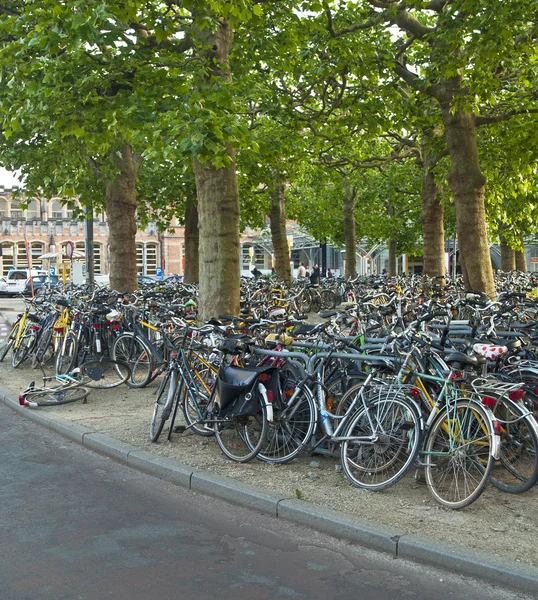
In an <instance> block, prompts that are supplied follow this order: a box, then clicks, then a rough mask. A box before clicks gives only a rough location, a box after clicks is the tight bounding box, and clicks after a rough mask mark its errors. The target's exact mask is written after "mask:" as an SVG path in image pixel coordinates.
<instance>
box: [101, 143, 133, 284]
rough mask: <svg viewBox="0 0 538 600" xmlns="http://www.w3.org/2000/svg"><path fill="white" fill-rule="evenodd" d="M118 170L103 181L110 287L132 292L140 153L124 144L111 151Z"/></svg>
mask: <svg viewBox="0 0 538 600" xmlns="http://www.w3.org/2000/svg"><path fill="white" fill-rule="evenodd" d="M113 160H114V164H115V165H116V167H117V168H118V169H119V173H118V174H117V175H116V176H115V177H114V179H112V180H109V181H107V182H106V214H107V220H108V231H109V246H110V287H111V289H113V290H116V291H118V292H132V291H134V290H136V288H137V287H138V281H137V267H136V231H137V224H136V178H137V175H138V170H139V168H140V164H141V158H140V156H139V155H138V154H137V153H136V152H134V151H133V148H132V147H131V145H130V144H128V143H124V144H122V146H121V147H120V148H119V150H118V151H117V152H115V153H114V154H113Z"/></svg>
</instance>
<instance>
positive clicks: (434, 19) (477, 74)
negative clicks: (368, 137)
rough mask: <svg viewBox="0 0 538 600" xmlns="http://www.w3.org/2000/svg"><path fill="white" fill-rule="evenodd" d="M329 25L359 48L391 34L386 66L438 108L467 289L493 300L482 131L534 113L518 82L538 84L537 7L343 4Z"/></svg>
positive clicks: (511, 2)
mask: <svg viewBox="0 0 538 600" xmlns="http://www.w3.org/2000/svg"><path fill="white" fill-rule="evenodd" d="M325 18H326V22H327V30H328V32H329V35H330V36H331V37H332V38H334V39H338V38H342V37H350V39H353V43H356V41H357V36H362V34H363V32H364V31H367V30H372V29H376V30H377V31H381V30H384V31H385V34H386V35H388V32H389V31H391V32H392V34H391V35H392V40H393V42H392V46H393V50H392V54H391V56H390V57H389V56H385V61H384V62H383V65H382V66H383V67H387V66H388V65H390V66H391V69H392V71H393V73H395V74H396V75H397V76H398V77H400V78H401V79H402V80H404V81H405V82H406V83H407V84H408V85H409V86H410V87H411V88H413V89H414V90H415V91H416V92H417V93H418V94H425V95H428V96H430V97H431V98H433V99H435V100H436V102H437V103H438V105H439V107H440V111H441V116H442V121H443V125H444V130H445V139H446V142H447V147H448V153H449V156H450V159H451V169H450V172H449V176H448V181H449V185H450V188H451V190H452V193H453V196H454V202H455V206H456V214H457V229H458V238H459V240H460V249H461V262H462V269H463V275H464V279H465V283H466V286H467V287H470V288H472V289H479V290H482V291H484V292H486V293H487V294H488V295H490V296H493V295H494V293H495V288H494V283H493V275H492V270H491V262H490V258H489V246H488V236H487V230H486V216H485V202H484V187H485V178H484V176H483V174H482V172H481V169H480V158H479V154H478V146H477V139H476V129H477V127H478V126H480V125H482V124H485V123H487V122H491V121H492V120H502V119H503V118H507V117H508V116H509V115H511V114H513V113H514V112H521V111H528V110H529V103H530V102H532V93H531V94H529V93H528V91H527V90H526V89H525V87H524V86H517V85H514V81H515V80H516V81H520V82H523V81H532V79H531V78H530V77H531V73H532V70H533V69H534V68H535V67H534V66H533V61H529V58H530V57H532V56H533V54H534V44H533V37H534V36H533V27H534V25H533V23H534V14H533V8H532V7H531V5H530V4H528V3H524V2H519V1H518V0H507V1H506V2H503V3H502V5H501V4H499V5H498V6H497V7H496V10H495V11H491V10H490V9H489V7H488V5H487V4H486V3H484V2H481V1H480V2H478V1H477V0H461V1H459V2H446V1H444V0H441V1H437V0H433V1H425V2H415V3H409V4H407V3H405V2H403V3H402V2H399V1H396V0H394V1H393V0H364V1H363V2H358V3H355V2H353V3H351V2H349V3H339V4H338V5H337V10H336V12H335V13H334V14H333V10H332V8H331V3H329V2H327V3H325ZM395 31H399V32H400V34H401V35H395ZM499 32H503V35H499ZM505 33H506V35H505ZM361 39H363V38H362V37H361ZM387 76H388V73H387ZM527 87H528V86H527ZM478 110H480V111H482V110H486V111H487V113H488V114H486V115H480V114H477V111H478Z"/></svg>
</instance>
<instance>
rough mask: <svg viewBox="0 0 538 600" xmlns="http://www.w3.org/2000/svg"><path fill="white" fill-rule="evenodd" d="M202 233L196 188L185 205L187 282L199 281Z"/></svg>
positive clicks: (184, 274) (185, 270) (185, 271)
mask: <svg viewBox="0 0 538 600" xmlns="http://www.w3.org/2000/svg"><path fill="white" fill-rule="evenodd" d="M199 242H200V234H199V231H198V207H197V206H196V190H193V192H192V194H189V196H187V203H186V205H185V267H184V270H183V281H184V282H185V283H198V265H199V259H198V245H199Z"/></svg>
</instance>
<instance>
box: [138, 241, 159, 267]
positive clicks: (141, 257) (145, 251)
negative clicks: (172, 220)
mask: <svg viewBox="0 0 538 600" xmlns="http://www.w3.org/2000/svg"><path fill="white" fill-rule="evenodd" d="M159 264H160V261H159V247H158V245H157V244H155V243H153V242H148V243H147V244H144V243H142V242H137V244H136V270H137V272H138V274H139V275H155V274H156V273H157V266H158V265H159Z"/></svg>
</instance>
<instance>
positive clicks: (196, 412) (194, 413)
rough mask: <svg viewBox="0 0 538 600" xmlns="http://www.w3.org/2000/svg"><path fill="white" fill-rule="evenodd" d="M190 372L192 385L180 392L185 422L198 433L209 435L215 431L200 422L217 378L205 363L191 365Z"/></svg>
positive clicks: (204, 435)
mask: <svg viewBox="0 0 538 600" xmlns="http://www.w3.org/2000/svg"><path fill="white" fill-rule="evenodd" d="M191 374H192V380H193V383H194V385H192V386H190V392H188V391H187V389H186V388H185V389H184V390H183V394H182V407H183V416H184V417H185V422H186V423H187V425H188V426H189V429H192V430H193V431H194V432H195V433H197V434H198V435H201V436H203V437H211V436H213V435H215V431H214V430H213V428H212V427H210V426H209V425H204V424H203V423H200V421H201V420H202V419H203V416H204V414H205V411H206V409H207V407H208V405H209V401H210V399H211V390H212V389H213V386H214V385H215V382H216V380H217V375H216V373H215V372H214V371H213V370H212V369H210V368H209V367H206V366H205V365H201V366H199V368H195V366H193V365H191Z"/></svg>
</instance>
